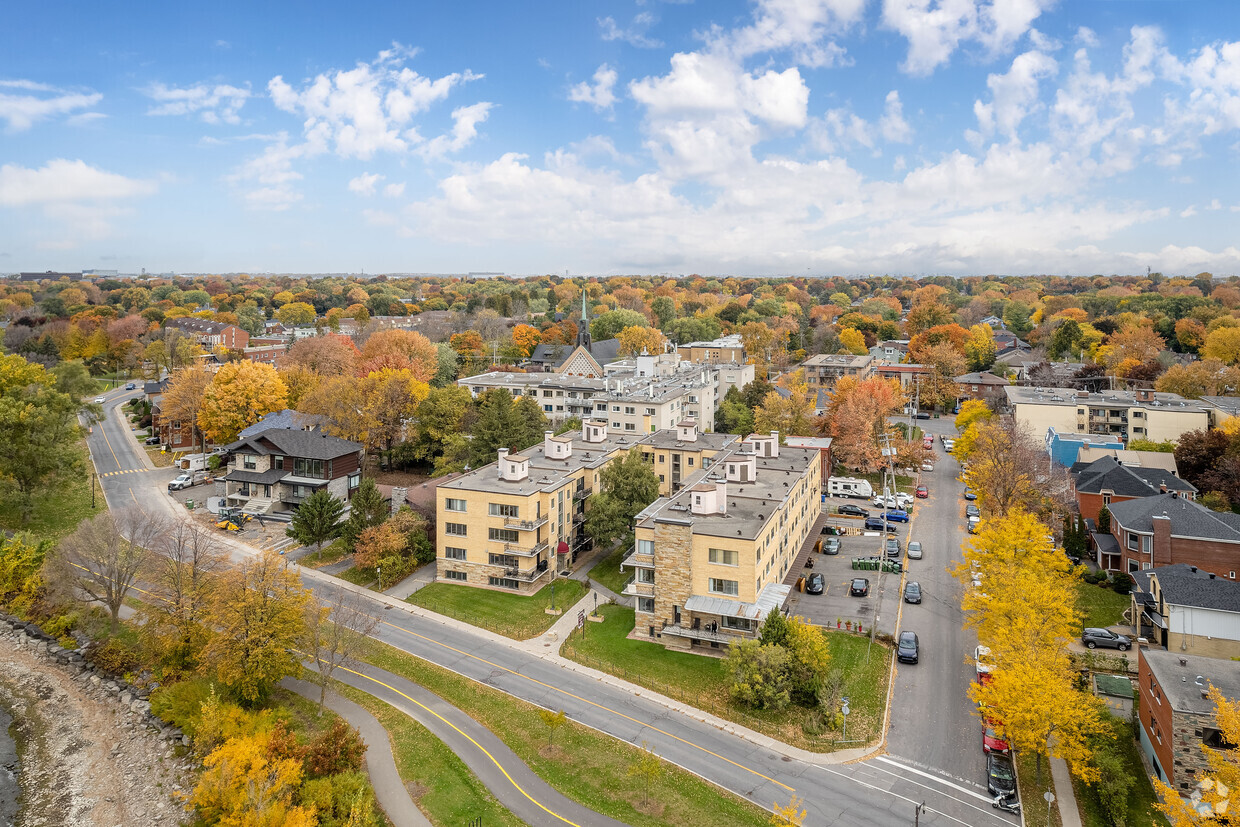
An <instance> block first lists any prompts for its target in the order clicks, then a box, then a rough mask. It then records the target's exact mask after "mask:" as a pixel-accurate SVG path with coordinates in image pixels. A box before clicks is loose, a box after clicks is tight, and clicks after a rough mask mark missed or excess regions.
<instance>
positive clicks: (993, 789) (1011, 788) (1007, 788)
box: [986, 752, 1016, 798]
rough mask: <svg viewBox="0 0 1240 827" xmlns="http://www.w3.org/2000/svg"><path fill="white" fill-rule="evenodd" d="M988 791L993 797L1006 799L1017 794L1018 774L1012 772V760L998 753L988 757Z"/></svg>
mask: <svg viewBox="0 0 1240 827" xmlns="http://www.w3.org/2000/svg"><path fill="white" fill-rule="evenodd" d="M986 789H988V790H990V794H991V795H1001V796H1004V797H1005V798H1006V797H1007V796H1010V795H1012V794H1013V793H1015V792H1016V774H1015V773H1014V772H1012V759H1011V758H1008V757H1007V756H1006V755H999V754H998V753H996V752H992V753H989V754H988V755H987V756H986Z"/></svg>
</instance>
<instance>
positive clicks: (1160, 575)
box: [1132, 563, 1240, 659]
mask: <svg viewBox="0 0 1240 827" xmlns="http://www.w3.org/2000/svg"><path fill="white" fill-rule="evenodd" d="M1135 579H1136V586H1135V587H1134V588H1133V590H1132V616H1133V617H1134V618H1137V623H1138V624H1139V626H1138V628H1137V634H1138V635H1139V636H1140V637H1143V638H1145V639H1146V640H1148V641H1149V642H1150V643H1152V644H1154V645H1155V646H1162V647H1163V648H1164V649H1167V650H1168V651H1171V652H1188V653H1191V654H1194V655H1202V656H1204V657H1211V658H1228V659H1230V658H1236V657H1240V582H1236V581H1235V580H1232V579H1230V578H1227V577H1219V576H1218V575H1217V574H1215V573H1214V572H1209V571H1206V570H1205V569H1199V568H1197V567H1196V566H1189V565H1185V564H1183V563H1179V564H1177V565H1174V566H1163V567H1161V568H1157V569H1150V570H1149V571H1142V572H1138V573H1137V574H1136V575H1135ZM1134 625H1135V624H1134Z"/></svg>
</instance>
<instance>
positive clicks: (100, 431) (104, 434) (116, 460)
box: [99, 413, 121, 468]
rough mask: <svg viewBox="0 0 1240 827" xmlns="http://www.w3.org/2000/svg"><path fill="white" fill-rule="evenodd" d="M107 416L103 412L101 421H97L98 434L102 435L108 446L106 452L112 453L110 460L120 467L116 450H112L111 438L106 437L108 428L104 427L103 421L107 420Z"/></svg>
mask: <svg viewBox="0 0 1240 827" xmlns="http://www.w3.org/2000/svg"><path fill="white" fill-rule="evenodd" d="M107 418H108V415H107V413H104V415H103V421H101V422H100V423H99V433H100V435H102V436H103V441H104V444H106V445H107V446H108V453H110V454H111V455H112V461H113V462H115V463H116V467H117V468H120V467H121V461H120V460H119V459H117V458H116V451H113V450H112V440H110V439H108V429H107V428H105V427H104V423H106V422H107Z"/></svg>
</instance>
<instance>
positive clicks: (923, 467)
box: [921, 462, 934, 471]
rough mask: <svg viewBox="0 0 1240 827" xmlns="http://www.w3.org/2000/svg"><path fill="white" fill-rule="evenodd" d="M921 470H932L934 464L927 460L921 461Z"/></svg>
mask: <svg viewBox="0 0 1240 827" xmlns="http://www.w3.org/2000/svg"><path fill="white" fill-rule="evenodd" d="M921 470H923V471H933V470H934V465H933V464H931V463H929V462H923V463H922V464H921Z"/></svg>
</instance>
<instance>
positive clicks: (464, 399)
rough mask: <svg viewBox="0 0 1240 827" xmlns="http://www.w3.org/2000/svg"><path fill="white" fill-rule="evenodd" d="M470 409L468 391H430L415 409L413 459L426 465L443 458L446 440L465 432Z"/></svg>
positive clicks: (470, 399) (464, 389)
mask: <svg viewBox="0 0 1240 827" xmlns="http://www.w3.org/2000/svg"><path fill="white" fill-rule="evenodd" d="M472 405H473V397H472V396H471V395H470V393H469V389H468V388H462V387H460V386H459V385H449V386H447V387H443V388H431V390H430V393H428V394H427V395H426V398H425V399H423V400H422V404H420V405H418V415H417V420H418V424H417V430H416V432H415V436H414V445H413V455H414V456H415V457H417V458H418V459H421V460H428V461H429V460H433V459H434V458H435V457H437V456H442V455H443V452H444V446H445V445H446V444H447V442H448V440H449V439H450V438H451V437H452V436H453V435H454V434H459V433H461V431H462V430H463V429H464V424H465V415H466V413H467V412H468V411H469V410H470V408H471V407H472Z"/></svg>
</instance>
